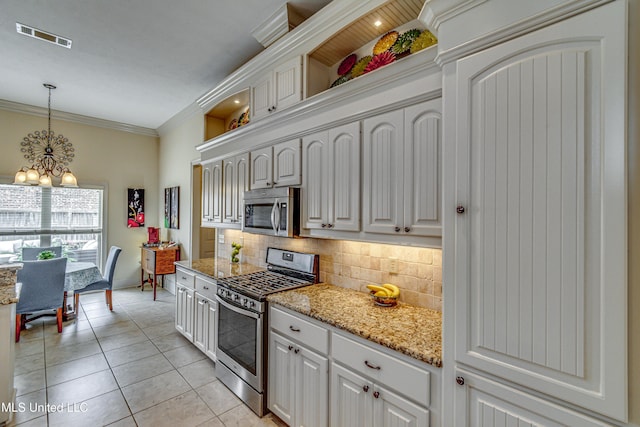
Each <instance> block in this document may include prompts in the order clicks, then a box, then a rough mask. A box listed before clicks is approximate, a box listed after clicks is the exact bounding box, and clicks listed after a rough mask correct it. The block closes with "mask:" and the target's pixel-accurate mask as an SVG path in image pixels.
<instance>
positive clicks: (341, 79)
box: [330, 74, 351, 87]
mask: <svg viewBox="0 0 640 427" xmlns="http://www.w3.org/2000/svg"><path fill="white" fill-rule="evenodd" d="M349 80H351V74H346V75H344V76H340V77H338V78H337V79H336V80H335V81H334V82H333V83H331V86H330V87H335V86H339V85H341V84H342V83H344V82H348V81H349Z"/></svg>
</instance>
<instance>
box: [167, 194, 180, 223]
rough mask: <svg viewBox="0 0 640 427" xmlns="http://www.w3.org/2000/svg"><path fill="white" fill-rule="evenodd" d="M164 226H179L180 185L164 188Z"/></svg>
mask: <svg viewBox="0 0 640 427" xmlns="http://www.w3.org/2000/svg"><path fill="white" fill-rule="evenodd" d="M164 227H165V228H175V229H178V228H180V187H170V188H165V189H164Z"/></svg>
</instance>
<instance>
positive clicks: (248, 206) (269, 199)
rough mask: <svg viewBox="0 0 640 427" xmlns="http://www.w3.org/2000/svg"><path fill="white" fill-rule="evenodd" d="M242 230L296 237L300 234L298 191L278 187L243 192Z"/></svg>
mask: <svg viewBox="0 0 640 427" xmlns="http://www.w3.org/2000/svg"><path fill="white" fill-rule="evenodd" d="M242 231H245V232H247V233H257V234H267V235H270V236H280V237H295V236H297V235H298V234H299V232H300V189H299V188H296V187H280V188H265V189H259V190H251V191H245V192H244V217H243V219H242Z"/></svg>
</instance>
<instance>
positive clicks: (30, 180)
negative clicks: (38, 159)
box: [24, 168, 40, 185]
mask: <svg viewBox="0 0 640 427" xmlns="http://www.w3.org/2000/svg"><path fill="white" fill-rule="evenodd" d="M24 182H26V183H27V184H33V185H37V184H40V174H39V173H38V171H37V170H36V169H34V168H30V169H29V170H28V171H27V172H26V180H25V181H24Z"/></svg>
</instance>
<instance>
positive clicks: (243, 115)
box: [205, 88, 251, 140]
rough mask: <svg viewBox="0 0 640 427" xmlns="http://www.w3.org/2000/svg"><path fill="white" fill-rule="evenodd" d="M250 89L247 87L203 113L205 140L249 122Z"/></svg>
mask: <svg viewBox="0 0 640 427" xmlns="http://www.w3.org/2000/svg"><path fill="white" fill-rule="evenodd" d="M249 94H250V90H249V89H248V88H247V89H245V90H243V91H241V92H238V93H236V94H233V95H231V96H229V97H228V98H226V99H225V100H224V101H222V102H220V103H218V104H217V105H216V106H215V107H213V108H212V109H211V110H209V112H208V113H207V114H206V115H205V140H208V139H211V138H215V137H216V136H219V135H222V134H223V133H225V132H229V131H232V130H234V129H236V128H238V127H242V126H243V125H246V124H248V123H249V120H250V118H251V117H250V114H251V112H250V111H249V105H250V99H249V97H250V95H249Z"/></svg>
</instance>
